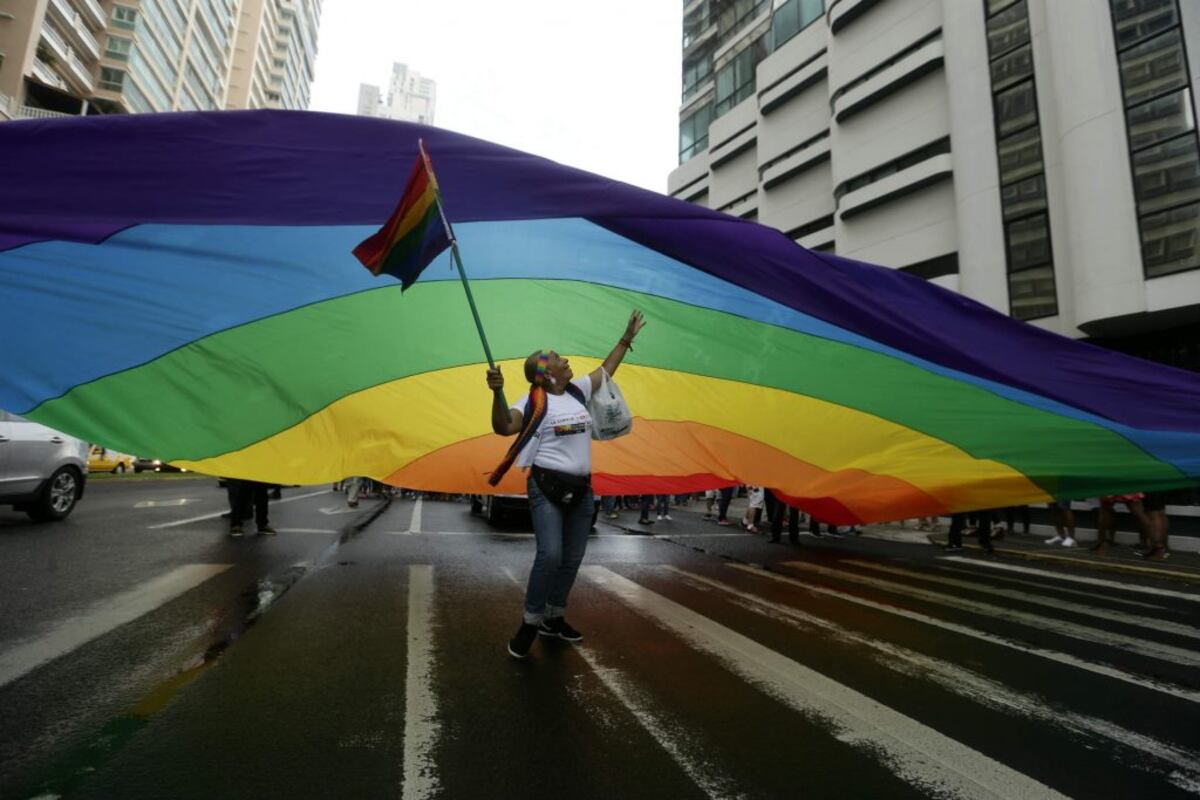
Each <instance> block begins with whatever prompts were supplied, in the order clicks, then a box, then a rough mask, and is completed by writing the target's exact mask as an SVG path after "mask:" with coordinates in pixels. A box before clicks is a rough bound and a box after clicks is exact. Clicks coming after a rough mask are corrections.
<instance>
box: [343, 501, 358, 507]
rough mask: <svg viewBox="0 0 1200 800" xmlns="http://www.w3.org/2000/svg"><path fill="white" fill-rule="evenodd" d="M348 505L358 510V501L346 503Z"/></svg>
mask: <svg viewBox="0 0 1200 800" xmlns="http://www.w3.org/2000/svg"><path fill="white" fill-rule="evenodd" d="M346 505H348V506H350V507H351V508H358V501H357V500H354V501H351V502H349V503H346Z"/></svg>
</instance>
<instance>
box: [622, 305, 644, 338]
mask: <svg viewBox="0 0 1200 800" xmlns="http://www.w3.org/2000/svg"><path fill="white" fill-rule="evenodd" d="M645 324H646V318H645V317H643V316H642V312H640V311H637V310H634V312H633V313H632V314H630V315H629V324H628V325H626V326H625V335H624V336H622V337H621V338H622V339H625V340H628V341H630V342H632V341H633V337H635V336H637V334H638V331H640V330H641V329H642V327H643V326H645Z"/></svg>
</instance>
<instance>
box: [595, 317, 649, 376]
mask: <svg viewBox="0 0 1200 800" xmlns="http://www.w3.org/2000/svg"><path fill="white" fill-rule="evenodd" d="M645 324H646V318H645V317H643V316H642V312H640V311H634V312H633V313H632V314H630V315H629V324H627V325H626V326H625V333H624V334H622V335H621V340H620V341H619V342H617V344H616V346H615V347H613V349H612V352H611V353H609V354H608V358H606V359H604V364H603V365H602V366H601V369H603V370H604V372H607V373H608V375H609V377H610V378H611V377H612V375H613V373H614V372H616V371H617V367H619V366H621V361H622V360H624V358H625V354H626V353H628V352H629V351H630V350H632V349H633V337H635V336H637V335H638V331H640V330H641V329H642V327H643V326H644V325H645ZM591 378H592V391H593V392H594V391H596V390H597V389H599V388H600V384H601V382H602V381H603V380H604V375H603V373H602V372H601V371H600V370H599V369H596V370H592V374H591Z"/></svg>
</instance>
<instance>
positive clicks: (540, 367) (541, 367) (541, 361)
mask: <svg viewBox="0 0 1200 800" xmlns="http://www.w3.org/2000/svg"><path fill="white" fill-rule="evenodd" d="M549 363H550V354H549V353H547V352H546V351H544V350H543V351H542V352H540V353H538V364H537V376H538V377H539V378H542V379H543V380H542V383H545V380H544V379H545V377H546V365H548V364H549Z"/></svg>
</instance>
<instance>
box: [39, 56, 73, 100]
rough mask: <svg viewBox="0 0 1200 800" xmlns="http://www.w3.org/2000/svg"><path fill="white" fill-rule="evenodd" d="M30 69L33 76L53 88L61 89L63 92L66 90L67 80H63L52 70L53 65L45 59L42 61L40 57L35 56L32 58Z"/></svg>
mask: <svg viewBox="0 0 1200 800" xmlns="http://www.w3.org/2000/svg"><path fill="white" fill-rule="evenodd" d="M30 71H31V72H32V73H33V77H35V78H37V79H38V80H39V81H41V82H42V83H44V84H46V85H47V86H53V87H54V88H55V89H62V90H63V91H64V92H65V91H67V82H66V81H65V80H63V78H62V76H61V75H59V74H58V73H57V72H55V71H54V67H52V66H50V65H49V64H47V63H46V62H45V61H42V60H41V59H40V58H35V59H34V60H33V69H32V70H30Z"/></svg>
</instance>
